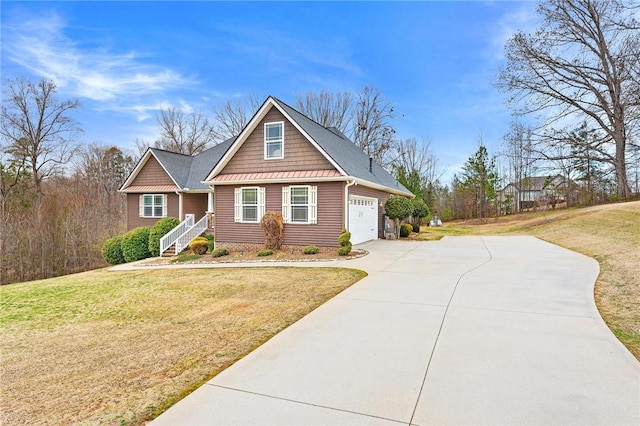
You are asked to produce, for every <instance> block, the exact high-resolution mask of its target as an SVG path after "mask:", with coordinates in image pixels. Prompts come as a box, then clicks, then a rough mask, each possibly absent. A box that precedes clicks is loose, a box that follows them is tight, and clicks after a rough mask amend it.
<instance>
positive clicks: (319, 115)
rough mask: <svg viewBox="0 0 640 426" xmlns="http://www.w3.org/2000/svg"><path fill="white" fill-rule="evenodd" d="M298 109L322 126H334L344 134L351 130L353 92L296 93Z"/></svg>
mask: <svg viewBox="0 0 640 426" xmlns="http://www.w3.org/2000/svg"><path fill="white" fill-rule="evenodd" d="M296 105H297V107H298V110H299V111H300V112H301V113H303V114H304V115H306V116H307V117H309V118H311V119H312V120H314V121H315V122H317V123H319V124H321V125H323V126H324V127H335V128H336V129H338V130H340V131H341V132H342V133H344V134H348V133H351V132H352V130H353V129H352V128H351V127H352V121H353V94H351V93H350V92H335V93H334V92H327V91H324V90H322V91H320V92H306V93H305V94H301V93H296Z"/></svg>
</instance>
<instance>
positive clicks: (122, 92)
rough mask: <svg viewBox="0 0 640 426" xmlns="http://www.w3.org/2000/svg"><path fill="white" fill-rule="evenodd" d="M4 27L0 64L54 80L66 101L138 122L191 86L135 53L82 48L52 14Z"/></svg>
mask: <svg viewBox="0 0 640 426" xmlns="http://www.w3.org/2000/svg"><path fill="white" fill-rule="evenodd" d="M3 25H4V29H3V40H2V50H3V57H4V60H8V61H12V62H15V63H17V64H19V65H21V66H22V67H24V68H25V69H27V70H28V71H29V72H31V73H33V74H34V75H37V76H40V77H44V78H48V79H52V80H54V81H55V82H56V84H57V85H58V87H59V88H60V89H61V90H64V92H65V93H68V94H69V95H71V96H77V97H79V98H85V99H88V100H91V101H95V102H96V104H97V105H98V106H97V108H98V109H103V110H113V111H121V112H131V113H134V114H137V116H138V119H139V120H143V119H146V118H148V116H149V115H150V114H149V112H150V111H152V110H153V109H154V108H156V107H158V106H159V105H164V103H163V102H160V101H158V100H157V98H158V97H162V96H163V94H165V93H166V92H167V91H170V90H173V89H176V88H181V87H187V86H190V85H193V84H195V83H196V82H195V81H194V79H192V78H189V77H185V76H183V75H181V74H180V73H179V72H177V71H175V70H172V69H170V68H168V67H165V66H161V65H156V64H151V63H148V62H147V61H145V58H144V56H143V55H141V54H139V53H137V52H132V51H130V52H113V51H109V50H106V49H100V48H93V49H86V48H81V47H80V46H79V43H78V41H76V40H73V39H71V38H70V37H68V36H67V35H66V34H65V28H66V25H67V24H66V22H65V21H64V19H63V18H61V17H60V16H59V15H57V14H55V13H49V14H46V15H44V16H39V17H37V18H33V19H27V20H20V21H17V20H16V21H13V22H11V21H9V22H6V21H5V22H3ZM140 99H143V101H142V103H138V104H137V103H136V102H137V101H139V100H140Z"/></svg>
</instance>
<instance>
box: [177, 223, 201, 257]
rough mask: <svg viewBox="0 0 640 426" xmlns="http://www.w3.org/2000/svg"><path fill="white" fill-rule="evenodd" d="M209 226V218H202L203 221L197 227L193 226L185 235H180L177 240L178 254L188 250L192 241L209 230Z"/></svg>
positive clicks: (196, 224)
mask: <svg viewBox="0 0 640 426" xmlns="http://www.w3.org/2000/svg"><path fill="white" fill-rule="evenodd" d="M207 225H208V218H207V216H206V215H205V216H203V217H202V219H200V220H199V221H197V222H196V223H195V225H193V226H192V227H191V228H189V229H188V230H187V231H186V232H185V233H183V234H182V235H180V236H179V237H178V239H177V240H176V254H178V253H180V252H181V251H182V250H184V249H186V248H187V247H188V246H189V243H190V242H191V240H193V239H194V238H195V237H198V236H200V235H201V234H202V233H203V232H204V231H205V230H206V229H207Z"/></svg>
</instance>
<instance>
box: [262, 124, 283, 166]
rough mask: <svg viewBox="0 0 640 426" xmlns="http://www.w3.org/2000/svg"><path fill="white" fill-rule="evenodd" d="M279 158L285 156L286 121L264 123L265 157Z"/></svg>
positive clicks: (269, 158) (268, 158)
mask: <svg viewBox="0 0 640 426" xmlns="http://www.w3.org/2000/svg"><path fill="white" fill-rule="evenodd" d="M278 158H284V121H278V122H275V123H265V125H264V159H265V160H273V159H278Z"/></svg>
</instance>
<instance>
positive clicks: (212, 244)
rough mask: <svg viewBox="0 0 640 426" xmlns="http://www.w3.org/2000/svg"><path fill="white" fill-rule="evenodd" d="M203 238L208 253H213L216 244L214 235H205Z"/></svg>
mask: <svg viewBox="0 0 640 426" xmlns="http://www.w3.org/2000/svg"><path fill="white" fill-rule="evenodd" d="M204 237H205V238H206V239H207V245H208V248H209V251H213V249H214V248H215V243H216V238H215V235H213V234H207V235H205V236H204Z"/></svg>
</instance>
